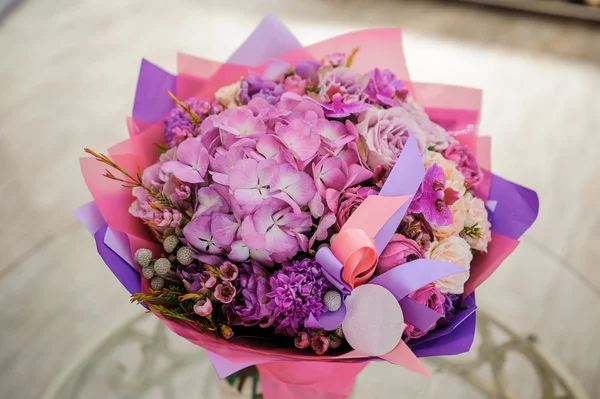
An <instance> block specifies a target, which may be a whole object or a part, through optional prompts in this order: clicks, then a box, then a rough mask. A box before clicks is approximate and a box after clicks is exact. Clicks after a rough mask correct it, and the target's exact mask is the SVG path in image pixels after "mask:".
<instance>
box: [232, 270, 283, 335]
mask: <svg viewBox="0 0 600 399" xmlns="http://www.w3.org/2000/svg"><path fill="white" fill-rule="evenodd" d="M234 284H235V287H236V288H237V294H236V296H235V298H234V299H233V301H232V302H231V304H230V305H229V306H227V307H226V308H225V314H226V315H227V318H228V320H229V324H230V325H231V326H236V325H237V326H239V325H242V326H247V327H250V326H254V325H256V324H259V323H260V326H261V327H268V326H269V325H271V323H273V320H274V317H273V311H272V310H271V309H269V308H268V307H267V305H268V303H269V302H270V299H269V298H268V297H267V293H268V292H269V291H270V289H271V287H270V286H269V273H268V272H267V271H266V270H265V269H263V268H262V267H261V266H259V265H258V264H256V263H243V264H242V265H241V266H240V267H239V275H238V277H237V279H236V280H235V281H234Z"/></svg>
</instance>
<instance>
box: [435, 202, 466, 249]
mask: <svg viewBox="0 0 600 399" xmlns="http://www.w3.org/2000/svg"><path fill="white" fill-rule="evenodd" d="M450 211H452V224H450V225H448V226H432V227H433V235H434V236H435V238H436V239H438V240H443V239H444V238H448V237H450V236H458V235H459V234H460V233H461V231H463V228H464V227H465V218H466V217H467V202H466V200H465V197H460V198H459V199H458V200H457V201H456V202H455V203H454V204H452V205H450Z"/></svg>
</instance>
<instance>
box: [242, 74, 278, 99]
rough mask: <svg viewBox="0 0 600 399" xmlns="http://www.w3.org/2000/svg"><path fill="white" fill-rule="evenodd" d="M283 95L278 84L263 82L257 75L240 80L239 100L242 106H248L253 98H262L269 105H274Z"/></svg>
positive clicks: (268, 81) (269, 81)
mask: <svg viewBox="0 0 600 399" xmlns="http://www.w3.org/2000/svg"><path fill="white" fill-rule="evenodd" d="M283 93H284V90H283V87H282V85H281V84H280V83H277V82H274V81H271V80H265V79H263V78H262V77H261V76H259V75H256V74H255V75H253V76H250V77H247V78H244V79H242V83H241V87H240V93H239V100H240V102H241V103H242V104H244V105H245V104H248V103H249V102H250V100H252V99H253V98H255V97H260V98H264V99H265V100H266V101H267V102H268V103H269V104H271V105H275V104H277V103H278V102H279V99H280V98H281V95H282V94H283Z"/></svg>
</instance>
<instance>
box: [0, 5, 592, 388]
mask: <svg viewBox="0 0 600 399" xmlns="http://www.w3.org/2000/svg"><path fill="white" fill-rule="evenodd" d="M474 3H479V4H474ZM484 3H485V5H484ZM578 3H580V4H577V2H564V1H552V0H520V1H507V0H471V1H464V2H461V1H451V0H446V1H427V0H414V1H408V0H371V1H364V0H361V1H359V0H345V1H344V0H296V1H285V0H246V1H239V0H216V1H212V0H172V1H169V2H167V1H164V0H163V1H160V0H121V1H118V2H117V1H114V2H107V1H101V0H52V1H48V0H46V1H44V0H27V1H11V0H8V1H7V0H0V15H1V18H2V20H0V54H1V57H0V87H1V88H2V93H1V95H0V196H1V198H2V200H1V206H0V223H1V225H2V227H3V228H2V230H1V232H0V304H1V306H0V397H2V398H19V399H20V398H24V399H28V398H39V397H41V396H42V394H43V392H44V391H45V390H46V389H47V388H48V387H49V385H50V384H51V382H52V381H53V380H56V378H58V377H59V376H61V375H63V376H64V375H65V373H66V371H65V370H69V368H73V365H77V364H79V363H77V361H78V359H81V358H82V356H86V355H85V354H86V353H88V354H89V353H90V352H89V350H90V348H94V347H95V346H94V345H95V343H96V342H98V341H99V340H101V339H102V337H105V336H107V335H109V336H110V334H114V332H115V331H118V328H119V327H120V326H122V325H123V323H126V322H128V321H129V320H131V319H132V318H133V317H136V316H137V315H139V314H141V313H143V312H142V309H141V308H140V307H139V306H136V305H130V304H129V295H128V293H127V292H126V291H125V290H124V289H123V288H122V287H121V286H120V285H119V284H118V283H117V281H116V280H115V279H114V277H113V276H112V274H111V273H110V271H109V270H108V268H106V267H105V266H104V264H103V263H102V261H101V259H100V258H99V257H98V256H97V255H96V250H95V245H94V242H93V239H92V237H91V236H89V235H88V233H87V231H86V230H85V229H84V227H83V226H81V225H80V224H79V223H78V221H77V220H76V219H75V218H74V217H73V216H72V215H71V211H72V210H73V209H75V208H76V207H78V206H79V205H81V204H83V203H85V202H88V201H89V200H91V197H90V195H89V193H88V191H87V189H86V187H85V184H84V182H83V179H82V178H81V175H80V172H79V166H78V158H79V157H80V156H83V147H90V148H93V149H96V150H100V151H104V150H105V149H106V148H108V147H109V146H110V145H112V144H114V143H116V142H119V141H121V140H123V139H125V138H126V137H127V129H126V125H125V117H126V115H129V114H130V110H131V108H132V104H133V96H134V89H135V85H136V81H137V73H138V69H139V64H140V61H141V59H142V58H146V59H148V60H149V61H151V62H153V63H156V64H158V65H160V66H162V67H164V68H166V69H167V70H169V71H171V72H174V71H175V55H176V52H177V51H182V52H186V53H189V54H196V55H201V56H203V57H206V58H211V59H214V60H219V61H224V60H226V59H227V57H228V56H229V55H230V54H231V53H232V52H233V51H234V50H235V49H236V48H237V46H239V45H240V44H241V43H242V42H243V40H244V39H245V38H246V37H247V36H248V34H249V33H250V32H251V31H252V30H253V29H254V27H255V26H256V25H257V24H258V23H259V21H260V20H261V19H262V17H264V15H265V14H267V13H273V14H276V15H277V16H278V17H279V18H280V19H281V20H282V21H283V22H284V23H285V24H287V25H288V26H289V28H290V29H291V30H292V31H293V32H294V33H295V34H296V36H297V37H298V38H299V40H300V41H301V42H302V43H304V44H311V43H314V42H317V41H320V40H322V39H326V38H329V37H331V36H334V35H337V34H341V33H346V32H349V31H352V30H357V29H365V28H373V27H401V28H402V29H403V32H404V43H405V51H406V57H407V60H408V67H409V71H410V73H411V76H412V77H413V79H414V80H416V81H425V82H439V83H447V84H454V85H464V86H471V87H478V88H482V89H483V91H484V101H483V112H482V119H481V120H482V123H481V129H480V132H481V133H482V134H484V135H490V136H492V143H493V146H492V164H493V169H494V172H495V173H496V174H498V175H500V176H503V177H505V178H507V179H509V180H512V181H515V182H519V183H520V184H523V185H525V186H527V187H530V188H532V189H534V190H536V191H537V192H538V194H539V196H540V199H541V209H540V216H539V218H538V220H537V222H536V223H535V224H534V226H533V228H532V229H531V230H530V231H529V232H528V233H527V234H526V235H525V237H524V238H523V240H522V245H521V246H520V247H519V248H517V250H516V251H515V253H514V254H513V255H511V257H510V258H509V259H508V260H507V261H506V262H505V263H504V264H503V266H502V267H501V268H500V269H499V270H498V271H497V272H496V273H495V275H494V276H493V278H491V279H490V280H488V281H487V282H486V283H485V284H484V285H483V286H482V287H481V288H480V289H478V302H479V304H480V306H481V308H482V309H484V310H485V311H486V312H487V314H490V315H491V316H492V317H496V316H497V317H499V318H500V317H501V318H503V319H505V320H507V321H508V322H509V323H510V325H511V326H513V327H514V328H515V330H516V331H519V332H522V333H523V334H524V335H526V334H529V333H533V334H535V336H536V338H535V341H536V342H539V343H540V344H541V345H543V346H544V347H545V348H546V349H548V351H549V352H550V353H551V354H552V356H553V362H552V364H553V365H555V366H556V367H559V368H561V367H562V368H564V369H566V370H567V371H570V373H571V374H572V375H573V376H576V380H577V381H578V382H579V384H580V385H581V386H582V387H583V389H584V390H585V391H587V393H588V395H589V396H590V397H592V398H598V397H600V380H599V379H598V378H597V377H598V375H599V374H600V345H599V344H598V342H597V340H598V338H599V337H600V335H599V332H598V331H600V311H599V310H598V309H600V266H599V263H598V259H599V258H600V212H599V211H598V206H597V203H598V199H597V198H596V195H600V173H599V172H598V171H599V170H600V169H599V168H600V145H599V144H598V142H596V140H598V139H599V138H600V131H599V129H600V112H599V110H600V25H599V24H598V23H597V22H593V20H596V21H598V20H600V13H599V11H600V8H598V7H594V6H593V5H591V4H593V3H598V1H597V0H587V3H590V5H584V4H583V3H585V2H584V1H580V2H578ZM492 4H496V5H498V4H499V5H501V6H508V7H512V8H518V9H521V10H530V11H536V12H523V11H515V10H512V9H508V8H505V7H497V6H494V5H492ZM540 13H546V14H553V15H554V16H548V15H544V14H540ZM557 15H562V17H561V16H557ZM565 16H568V17H565ZM141 328H142V330H143V329H144V328H146V327H143V326H142V327H141ZM148 331H153V330H151V327H147V328H146V332H148ZM531 340H533V338H531ZM122 356H124V357H126V358H127V359H124V358H123V359H119V358H116V359H112V360H111V361H107V363H106V364H107V366H106V367H108V369H109V374H110V375H109V377H110V376H111V375H112V376H113V379H114V375H113V374H115V373H116V374H119V373H125V372H126V370H125V369H124V368H120V367H123V366H122V364H121V363H123V362H125V360H130V359H129V357H128V356H129V355H122ZM131 356H133V355H131ZM508 362H509V365H511V366H510V370H512V371H510V372H509V374H508V377H507V378H509V379H511V381H510V383H511V384H512V390H513V392H514V395H515V397H518V398H533V397H538V396H539V395H540V392H541V391H540V389H541V388H539V387H538V383H537V381H536V379H537V375H538V374H539V373H538V374H536V372H535V367H534V366H532V365H531V364H530V362H527V361H526V359H525V360H524V359H523V356H518V355H517V356H515V358H514V359H513V358H512V357H511V358H510V359H508ZM120 364H121V365H120ZM119 365H120V366H119ZM202 370H204V371H202V372H203V373H205V374H207V375H209V376H210V377H212V374H211V373H212V370H211V369H210V367H205V368H203V369H202ZM194 375H195V377H194ZM194 375H192V377H191V378H189V379H188V380H186V381H187V382H185V383H179V384H176V385H177V388H178V389H183V390H184V391H185V390H186V389H187V390H188V391H191V390H193V389H194V388H193V384H194V383H198V382H199V381H200V382H201V381H203V380H201V379H199V377H198V374H194ZM203 378H204V377H203ZM194 381H195V382H194ZM186 384H188V385H186ZM101 387H102V385H101V384H100V385H99V383H96V385H92V386H90V388H87V389H86V390H84V391H83V393H81V394H80V396H78V397H81V398H91V399H95V398H103V399H110V398H113V397H114V398H117V397H119V398H120V397H121V396H116V394H115V393H114V392H111V391H110V390H107V389H104V390H102V388H101ZM173 389H175V388H173ZM442 394H443V395H444V397H446V398H480V397H485V396H484V394H483V393H482V392H481V391H478V390H476V389H474V388H472V387H468V386H465V385H464V384H463V383H462V382H461V380H460V379H457V378H454V377H452V376H445V375H441V376H439V377H438V376H434V378H433V379H432V380H429V379H427V378H424V377H421V376H415V375H411V374H409V373H408V372H406V371H404V370H402V369H399V368H395V367H392V366H388V365H383V364H377V365H371V366H369V367H368V368H367V370H366V372H365V373H364V374H363V375H361V376H360V378H359V383H358V386H357V393H356V397H358V398H391V397H422V398H429V397H437V396H440V395H442ZM207 395H208V394H207ZM57 397H59V396H57ZM173 397H174V396H173ZM186 397H198V395H196V396H189V395H188V396H186ZM200 397H204V396H200ZM206 397H209V396H206Z"/></svg>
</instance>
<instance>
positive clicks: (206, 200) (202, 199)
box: [195, 186, 229, 216]
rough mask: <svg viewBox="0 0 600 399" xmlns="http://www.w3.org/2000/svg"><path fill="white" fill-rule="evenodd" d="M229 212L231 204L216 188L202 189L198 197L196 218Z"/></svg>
mask: <svg viewBox="0 0 600 399" xmlns="http://www.w3.org/2000/svg"><path fill="white" fill-rule="evenodd" d="M215 212H223V213H228V212H229V204H228V203H227V201H226V200H225V199H224V198H223V197H222V196H221V194H219V192H218V191H217V190H215V188H214V187H212V186H211V187H201V188H200V189H199V190H198V195H197V196H196V213H195V215H196V216H200V215H212V214H213V213H215Z"/></svg>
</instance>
